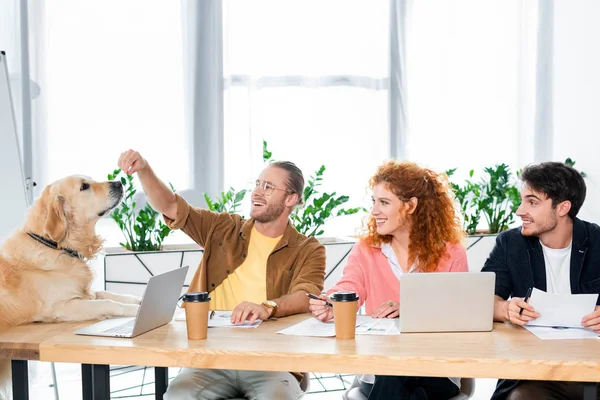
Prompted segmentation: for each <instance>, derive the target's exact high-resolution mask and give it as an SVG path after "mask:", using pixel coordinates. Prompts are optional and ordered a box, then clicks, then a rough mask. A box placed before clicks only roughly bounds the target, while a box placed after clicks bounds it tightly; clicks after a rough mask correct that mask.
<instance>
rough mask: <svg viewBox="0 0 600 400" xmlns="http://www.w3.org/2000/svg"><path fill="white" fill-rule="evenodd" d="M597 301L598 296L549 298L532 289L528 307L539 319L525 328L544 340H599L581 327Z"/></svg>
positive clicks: (557, 295) (546, 294)
mask: <svg viewBox="0 0 600 400" xmlns="http://www.w3.org/2000/svg"><path fill="white" fill-rule="evenodd" d="M597 299H598V295H597V294H549V293H546V292H544V291H542V290H538V289H533V291H532V293H531V297H530V299H529V304H530V305H531V306H533V308H534V309H535V311H537V312H538V313H540V317H539V318H536V319H535V320H533V321H531V322H529V323H528V324H527V325H525V327H524V328H525V329H527V330H528V331H529V332H531V333H533V334H534V335H535V336H537V337H538V338H540V339H544V340H547V339H592V338H598V334H597V333H595V332H594V331H591V330H588V329H584V328H583V327H582V326H581V320H582V319H583V317H584V316H585V315H587V314H589V313H591V312H593V311H594V309H595V308H596V301H597Z"/></svg>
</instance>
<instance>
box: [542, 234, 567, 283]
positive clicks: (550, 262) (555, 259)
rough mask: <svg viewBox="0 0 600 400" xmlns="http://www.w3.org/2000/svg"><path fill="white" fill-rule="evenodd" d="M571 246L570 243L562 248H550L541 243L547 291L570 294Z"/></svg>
mask: <svg viewBox="0 0 600 400" xmlns="http://www.w3.org/2000/svg"><path fill="white" fill-rule="evenodd" d="M540 244H541V242H540ZM571 247H572V243H570V244H569V247H566V248H564V249H551V248H550V247H546V246H544V245H543V244H542V251H543V252H544V261H545V264H546V292H547V293H553V294H571Z"/></svg>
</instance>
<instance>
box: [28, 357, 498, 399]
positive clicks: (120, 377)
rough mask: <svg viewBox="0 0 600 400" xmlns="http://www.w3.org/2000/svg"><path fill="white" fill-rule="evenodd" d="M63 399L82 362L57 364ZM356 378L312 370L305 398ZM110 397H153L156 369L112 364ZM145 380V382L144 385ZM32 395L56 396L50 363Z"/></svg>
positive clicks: (331, 392)
mask: <svg viewBox="0 0 600 400" xmlns="http://www.w3.org/2000/svg"><path fill="white" fill-rule="evenodd" d="M55 367H56V374H57V381H58V392H59V398H60V400H81V369H80V366H79V365H75V364H65V363H57V364H55ZM178 371H179V369H178V368H169V376H170V377H175V376H176V375H177V373H178ZM353 380H354V375H343V376H341V377H340V376H337V375H334V374H312V375H311V381H310V391H309V393H307V394H306V396H304V399H305V400H330V399H337V400H339V399H341V395H342V391H343V390H344V388H345V387H348V386H349V385H350V384H351V383H352V381H353ZM110 382H111V391H112V396H111V399H120V400H150V399H152V400H154V371H153V370H152V369H151V368H147V369H140V368H139V367H113V368H112V370H111V381H110ZM142 383H144V384H143V385H142ZM495 385H496V380H495V379H477V381H476V389H475V395H474V396H473V397H472V399H473V400H487V399H489V398H490V396H491V394H492V392H493V391H494V387H495ZM30 398H31V399H32V400H38V399H44V400H52V399H54V398H55V394H54V388H53V386H52V374H51V369H50V364H48V363H31V366H30Z"/></svg>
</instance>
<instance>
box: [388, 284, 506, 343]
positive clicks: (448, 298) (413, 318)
mask: <svg viewBox="0 0 600 400" xmlns="http://www.w3.org/2000/svg"><path fill="white" fill-rule="evenodd" d="M495 281H496V274H494V273H493V272H435V273H415V274H402V276H401V277H400V319H399V321H398V329H399V330H400V332H402V333H404V332H477V331H491V330H492V326H493V319H494V285H495Z"/></svg>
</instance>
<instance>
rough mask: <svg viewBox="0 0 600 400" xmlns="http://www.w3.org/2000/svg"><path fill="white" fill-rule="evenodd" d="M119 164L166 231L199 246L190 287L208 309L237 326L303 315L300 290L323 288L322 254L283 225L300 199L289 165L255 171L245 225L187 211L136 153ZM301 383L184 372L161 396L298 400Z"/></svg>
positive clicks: (299, 184)
mask: <svg viewBox="0 0 600 400" xmlns="http://www.w3.org/2000/svg"><path fill="white" fill-rule="evenodd" d="M118 165H119V168H121V170H123V171H124V172H125V173H127V174H129V175H132V174H134V173H137V175H138V177H139V178H140V181H141V183H142V187H143V189H144V192H145V193H146V195H147V197H148V201H149V203H150V204H151V205H152V207H153V208H154V209H155V210H156V211H158V212H160V213H162V214H163V215H164V219H165V221H166V223H167V225H168V226H169V227H170V228H172V229H182V230H183V232H185V233H186V234H187V235H188V236H189V237H190V238H192V239H193V240H194V241H195V242H196V243H198V244H199V245H200V246H201V247H202V248H203V249H204V256H203V257H202V261H201V263H200V266H199V268H198V270H197V272H196V275H195V276H194V278H193V280H192V282H191V284H190V288H189V290H190V291H191V292H196V291H208V292H210V296H211V299H212V300H211V309H212V310H233V312H232V317H231V322H232V323H236V324H238V323H242V322H244V321H249V322H254V321H255V320H257V319H260V320H263V321H264V320H267V319H269V318H273V317H285V316H288V315H293V314H298V313H305V312H309V309H308V298H307V296H306V293H313V294H315V295H318V294H320V293H321V290H322V289H323V283H324V277H325V249H324V247H323V246H322V245H321V244H320V243H319V242H318V241H317V240H316V239H315V238H307V237H306V236H304V235H301V234H300V233H298V231H296V229H295V228H294V226H293V225H292V224H291V222H290V221H289V216H290V214H291V213H292V211H293V209H294V207H296V206H297V205H301V204H302V202H303V201H302V193H303V190H304V177H303V175H302V171H300V169H299V168H298V167H296V165H294V163H292V162H288V161H279V162H273V163H271V164H269V166H267V167H266V168H265V169H264V170H263V171H262V172H261V174H260V176H259V177H258V179H257V180H256V185H255V188H254V190H253V191H252V206H251V210H250V219H248V220H245V219H244V218H243V217H242V216H240V215H237V214H228V213H215V212H211V211H209V210H205V209H200V208H195V207H192V206H190V205H189V204H188V203H187V202H186V201H185V200H184V199H183V198H182V197H181V196H179V195H177V194H175V193H173V192H172V191H171V189H169V187H168V186H167V185H165V184H164V183H163V182H162V181H161V180H160V179H159V178H158V177H157V176H156V175H155V174H154V172H153V170H152V168H151V167H150V165H149V164H148V162H147V161H146V160H145V159H144V158H143V157H142V156H141V155H140V153H138V152H137V151H133V150H128V151H126V152H124V153H122V154H121V156H120V157H119V161H118ZM301 380H302V375H301V374H298V373H290V372H266V371H235V370H200V369H184V370H183V371H182V372H181V373H180V374H179V376H177V378H175V380H174V381H173V382H172V383H171V385H170V387H169V390H168V391H167V393H166V395H165V399H169V400H171V399H177V400H180V399H207V400H210V399H223V398H225V399H228V398H235V397H245V398H247V399H298V398H300V397H302V395H303V393H302V390H301V388H300V381H301Z"/></svg>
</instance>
